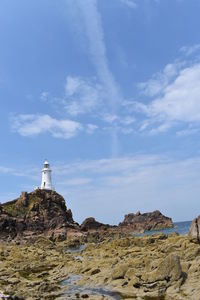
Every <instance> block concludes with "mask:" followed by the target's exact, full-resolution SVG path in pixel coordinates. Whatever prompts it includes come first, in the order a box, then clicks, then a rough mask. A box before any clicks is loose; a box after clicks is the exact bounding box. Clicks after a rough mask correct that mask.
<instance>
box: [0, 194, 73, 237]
mask: <svg viewBox="0 0 200 300" xmlns="http://www.w3.org/2000/svg"><path fill="white" fill-rule="evenodd" d="M72 225H73V226H75V223H74V221H73V218H72V212H71V210H67V208H66V205H65V200H64V198H63V197H62V196H61V195H59V194H58V193H56V192H55V191H47V190H39V189H38V190H35V191H34V192H32V193H22V194H21V196H20V197H19V198H18V199H16V200H14V201H11V202H7V203H5V204H2V205H1V208H0V237H6V236H9V237H11V238H15V237H16V236H17V235H31V234H41V233H46V234H47V235H50V236H51V235H52V236H54V235H57V236H59V235H60V236H63V238H64V236H65V235H66V229H67V227H68V226H72Z"/></svg>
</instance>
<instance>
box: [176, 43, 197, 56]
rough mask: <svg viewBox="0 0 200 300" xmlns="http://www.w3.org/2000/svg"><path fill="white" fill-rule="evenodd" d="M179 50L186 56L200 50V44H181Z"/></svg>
mask: <svg viewBox="0 0 200 300" xmlns="http://www.w3.org/2000/svg"><path fill="white" fill-rule="evenodd" d="M180 51H181V52H182V53H183V54H185V55H186V56H190V55H192V54H195V53H196V52H199V51H200V44H196V45H192V46H183V47H182V48H181V49H180Z"/></svg>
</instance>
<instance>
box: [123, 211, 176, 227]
mask: <svg viewBox="0 0 200 300" xmlns="http://www.w3.org/2000/svg"><path fill="white" fill-rule="evenodd" d="M119 227H120V228H122V229H124V230H127V231H134V232H143V231H146V230H154V229H164V228H171V227H174V225H173V222H172V219H171V218H168V217H166V216H164V215H162V214H161V212H160V211H158V210H156V211H154V212H150V213H144V214H141V213H140V212H137V213H136V214H133V213H131V214H128V215H125V216H124V220H123V222H121V223H119Z"/></svg>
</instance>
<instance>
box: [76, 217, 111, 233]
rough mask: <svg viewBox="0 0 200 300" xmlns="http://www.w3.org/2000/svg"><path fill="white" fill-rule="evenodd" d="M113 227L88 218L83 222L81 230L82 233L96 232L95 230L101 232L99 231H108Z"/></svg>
mask: <svg viewBox="0 0 200 300" xmlns="http://www.w3.org/2000/svg"><path fill="white" fill-rule="evenodd" d="M111 227H112V226H110V225H108V224H103V223H100V222H98V221H96V220H95V218H92V217H90V218H87V219H85V220H84V221H83V223H82V224H81V230H82V231H90V230H91V231H94V230H99V229H103V230H104V229H107V228H111Z"/></svg>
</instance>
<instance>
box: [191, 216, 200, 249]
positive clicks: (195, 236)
mask: <svg viewBox="0 0 200 300" xmlns="http://www.w3.org/2000/svg"><path fill="white" fill-rule="evenodd" d="M188 235H189V238H190V240H192V241H194V242H198V243H199V242H200V216H198V217H197V218H195V219H194V220H193V221H192V224H191V226H190V230H189V234H188Z"/></svg>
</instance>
